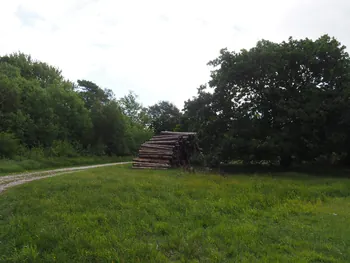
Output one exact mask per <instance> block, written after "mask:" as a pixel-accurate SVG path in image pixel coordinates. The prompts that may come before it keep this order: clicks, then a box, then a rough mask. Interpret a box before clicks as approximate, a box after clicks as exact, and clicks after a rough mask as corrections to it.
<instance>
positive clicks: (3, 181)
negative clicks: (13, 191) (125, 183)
mask: <svg viewBox="0 0 350 263" xmlns="http://www.w3.org/2000/svg"><path fill="white" fill-rule="evenodd" d="M129 163H131V162H120V163H107V164H96V165H88V166H78V167H69V168H60V169H54V170H47V171H39V172H32V173H22V174H14V175H7V176H0V193H2V192H3V191H5V190H6V189H7V188H10V187H13V186H16V185H20V184H24V183H27V182H31V181H35V180H39V179H44V178H48V177H53V176H57V175H61V174H68V173H73V172H77V171H83V170H87V169H92V168H98V167H105V166H113V165H122V164H129Z"/></svg>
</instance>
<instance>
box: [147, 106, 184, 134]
mask: <svg viewBox="0 0 350 263" xmlns="http://www.w3.org/2000/svg"><path fill="white" fill-rule="evenodd" d="M148 114H149V116H150V119H151V125H150V127H151V128H152V129H153V130H154V132H155V133H156V134H158V133H160V132H161V131H174V130H175V129H177V126H178V124H179V123H180V119H181V115H182V114H181V112H180V110H179V109H178V108H177V107H176V106H175V105H174V104H172V103H170V102H168V101H160V102H159V103H157V104H155V105H153V106H150V107H149V108H148Z"/></svg>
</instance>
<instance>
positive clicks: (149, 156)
mask: <svg viewBox="0 0 350 263" xmlns="http://www.w3.org/2000/svg"><path fill="white" fill-rule="evenodd" d="M198 150H199V148H198V144H197V134H196V133H195V132H170V131H162V132H161V133H160V134H159V135H156V136H154V137H152V138H151V139H150V140H149V141H147V142H145V143H143V144H142V145H141V147H140V149H139V153H138V157H137V158H135V159H134V160H133V168H136V169H168V168H171V167H178V166H185V165H188V164H189V160H190V158H191V155H192V154H193V153H194V152H195V151H198Z"/></svg>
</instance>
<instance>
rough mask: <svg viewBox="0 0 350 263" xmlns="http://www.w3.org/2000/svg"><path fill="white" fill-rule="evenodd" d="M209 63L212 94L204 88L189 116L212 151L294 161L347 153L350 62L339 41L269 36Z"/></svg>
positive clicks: (190, 103)
mask: <svg viewBox="0 0 350 263" xmlns="http://www.w3.org/2000/svg"><path fill="white" fill-rule="evenodd" d="M209 65H211V66H213V67H214V70H213V71H212V74H211V80H210V82H209V85H210V87H211V88H212V89H213V92H212V93H206V92H204V88H203V87H202V88H201V89H199V92H198V96H197V97H196V98H194V99H193V100H190V101H188V102H187V103H186V105H185V114H184V115H185V118H186V119H185V122H187V123H189V124H188V125H190V126H192V127H194V128H196V129H198V130H199V131H200V134H201V139H202V142H203V143H202V144H203V145H206V146H205V147H206V149H205V150H206V153H207V154H208V155H216V156H219V159H220V160H221V161H230V160H234V159H240V160H244V161H245V162H252V161H261V160H265V161H270V162H275V161H278V160H279V161H280V164H281V165H283V166H289V165H290V164H291V162H292V161H293V160H294V161H295V162H300V163H301V162H305V161H306V162H313V161H315V160H316V159H317V158H318V157H320V156H321V155H327V156H331V155H332V153H335V154H336V155H338V156H342V155H343V153H348V149H349V147H348V146H349V144H348V143H349V136H348V134H349V127H350V122H349V121H350V118H348V116H349V114H348V113H349V103H348V102H349V94H350V82H349V77H350V59H349V56H348V54H347V53H346V52H345V47H344V46H342V45H341V44H340V43H339V42H338V41H337V40H335V39H334V38H330V37H329V36H327V35H325V36H322V37H320V38H319V39H317V40H315V41H313V40H310V39H301V40H295V39H292V38H290V39H289V40H288V41H287V42H282V43H273V42H270V41H266V40H262V41H259V42H258V43H257V45H256V47H254V48H252V49H250V50H241V51H240V52H229V51H228V50H226V49H223V50H221V52H220V56H219V57H218V58H217V59H215V60H213V61H211V62H210V63H209Z"/></svg>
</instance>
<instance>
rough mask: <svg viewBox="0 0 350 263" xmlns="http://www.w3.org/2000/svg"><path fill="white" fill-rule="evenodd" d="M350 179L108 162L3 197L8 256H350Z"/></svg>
mask: <svg viewBox="0 0 350 263" xmlns="http://www.w3.org/2000/svg"><path fill="white" fill-rule="evenodd" d="M349 196H350V180H349V179H347V178H336V177H330V176H329V177H325V176H324V177H315V176H312V175H309V174H303V173H295V172H294V173H293V172H290V173H273V174H253V173H251V174H236V175H225V176H221V175H219V174H210V173H196V174H189V173H186V172H184V171H181V170H168V171H155V170H132V169H130V167H129V166H122V167H104V168H98V169H91V170H86V171H81V172H77V173H72V174H67V175H61V176H57V177H53V178H47V179H44V180H39V181H35V182H31V183H28V184H24V185H20V186H17V187H14V188H10V189H8V190H6V191H5V192H3V193H2V194H1V195H0V262H121V263H122V262H123V263H129V262H349V261H350V228H349V223H350V219H349V218H350V197H349Z"/></svg>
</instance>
